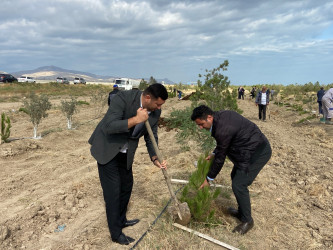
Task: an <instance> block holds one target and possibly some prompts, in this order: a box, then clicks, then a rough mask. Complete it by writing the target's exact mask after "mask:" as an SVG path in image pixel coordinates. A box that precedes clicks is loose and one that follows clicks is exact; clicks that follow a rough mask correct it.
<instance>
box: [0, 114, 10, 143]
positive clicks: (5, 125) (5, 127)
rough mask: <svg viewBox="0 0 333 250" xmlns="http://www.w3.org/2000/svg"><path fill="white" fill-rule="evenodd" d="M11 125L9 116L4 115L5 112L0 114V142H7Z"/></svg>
mask: <svg viewBox="0 0 333 250" xmlns="http://www.w3.org/2000/svg"><path fill="white" fill-rule="evenodd" d="M11 127H12V125H11V123H10V118H9V116H6V114H5V113H2V114H1V131H0V132H1V138H0V144H1V143H2V142H8V138H9V136H10V128H11Z"/></svg>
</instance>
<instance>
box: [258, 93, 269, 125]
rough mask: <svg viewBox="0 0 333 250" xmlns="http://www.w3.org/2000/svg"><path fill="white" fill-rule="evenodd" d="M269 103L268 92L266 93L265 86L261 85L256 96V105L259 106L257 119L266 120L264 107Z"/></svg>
mask: <svg viewBox="0 0 333 250" xmlns="http://www.w3.org/2000/svg"><path fill="white" fill-rule="evenodd" d="M268 104H269V93H267V88H266V87H265V86H263V87H262V90H261V91H259V93H258V94H257V97H256V106H259V120H261V118H262V120H263V121H266V107H267V105H268Z"/></svg>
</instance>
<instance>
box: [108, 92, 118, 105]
mask: <svg viewBox="0 0 333 250" xmlns="http://www.w3.org/2000/svg"><path fill="white" fill-rule="evenodd" d="M118 92H119V89H114V90H112V91H111V92H110V93H109V97H108V105H109V106H110V102H111V99H112V98H113V97H114V96H115V95H116V94H118Z"/></svg>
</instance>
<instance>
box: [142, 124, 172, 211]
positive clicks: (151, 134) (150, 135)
mask: <svg viewBox="0 0 333 250" xmlns="http://www.w3.org/2000/svg"><path fill="white" fill-rule="evenodd" d="M145 125H146V128H147V131H148V134H149V137H150V141H151V142H152V143H153V147H154V149H155V153H156V155H157V160H158V161H159V162H160V163H162V162H163V158H162V154H161V152H160V150H159V149H158V146H157V143H156V140H155V137H154V134H153V131H152V130H151V127H150V124H149V122H148V120H147V121H145ZM162 173H163V175H164V179H165V181H166V183H167V186H168V189H169V192H170V194H171V197H172V199H174V201H175V202H176V204H177V205H179V201H178V199H177V197H176V195H175V193H174V192H173V190H172V187H171V180H170V177H169V174H168V172H167V170H166V169H164V168H162Z"/></svg>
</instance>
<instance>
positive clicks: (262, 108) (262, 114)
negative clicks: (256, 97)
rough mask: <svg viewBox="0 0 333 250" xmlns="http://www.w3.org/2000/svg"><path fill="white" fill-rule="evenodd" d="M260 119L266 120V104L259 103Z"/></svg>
mask: <svg viewBox="0 0 333 250" xmlns="http://www.w3.org/2000/svg"><path fill="white" fill-rule="evenodd" d="M258 106H259V120H261V118H262V120H263V121H265V120H266V105H262V104H259V105H258Z"/></svg>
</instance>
